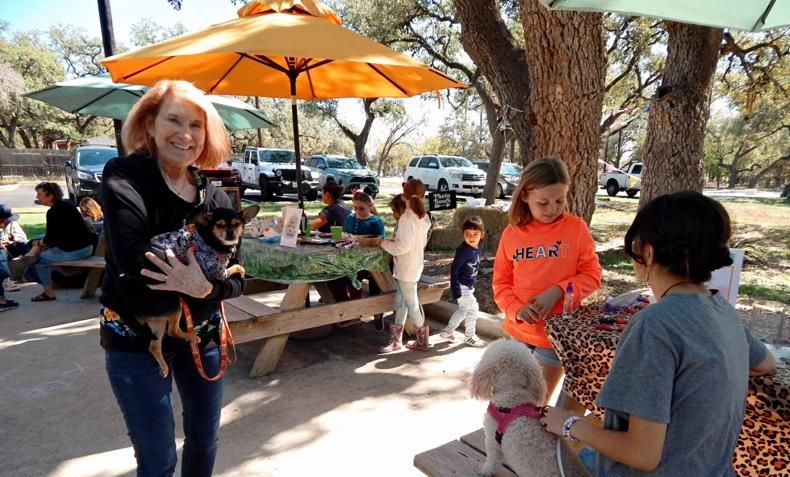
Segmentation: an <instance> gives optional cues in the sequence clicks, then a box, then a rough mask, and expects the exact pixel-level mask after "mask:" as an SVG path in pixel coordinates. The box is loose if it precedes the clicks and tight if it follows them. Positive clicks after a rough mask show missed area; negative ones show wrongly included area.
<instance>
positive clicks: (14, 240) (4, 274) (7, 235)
mask: <svg viewBox="0 0 790 477" xmlns="http://www.w3.org/2000/svg"><path fill="white" fill-rule="evenodd" d="M18 219H19V216H18V215H16V214H15V213H14V212H13V211H12V210H11V208H10V207H8V206H7V205H5V204H0V311H8V310H13V309H14V308H17V307H18V306H19V303H17V302H15V301H14V300H6V298H5V292H9V291H17V290H19V286H18V285H14V284H13V283H11V278H10V277H11V271H10V270H9V269H8V259H9V258H10V255H9V254H10V253H11V250H13V249H15V247H16V246H17V245H18V244H20V243H22V244H24V242H26V241H27V235H25V231H24V230H22V227H20V226H19V224H18V223H17V220H18Z"/></svg>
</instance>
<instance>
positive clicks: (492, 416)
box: [469, 339, 590, 477]
mask: <svg viewBox="0 0 790 477" xmlns="http://www.w3.org/2000/svg"><path fill="white" fill-rule="evenodd" d="M469 392H470V393H471V395H472V397H474V398H476V399H480V400H489V401H490V402H489V406H488V410H487V411H486V414H485V418H484V420H483V429H484V430H485V435H486V439H485V443H486V462H485V464H484V465H483V467H482V468H481V469H480V470H479V471H478V474H479V475H481V476H483V477H490V476H492V475H494V472H496V470H497V469H498V468H499V466H500V465H501V464H502V463H503V462H504V463H506V464H507V465H508V466H510V468H511V469H513V471H514V472H515V473H516V474H517V475H518V476H519V477H555V476H557V477H562V475H563V474H562V473H561V471H560V468H559V465H558V459H557V439H559V438H558V437H557V436H555V435H553V434H550V433H548V432H546V431H544V430H543V428H542V427H541V425H540V421H539V419H540V416H541V415H540V412H541V407H540V406H541V405H542V404H541V403H542V402H543V399H544V396H545V394H546V382H545V381H544V379H543V374H542V373H541V370H540V367H539V366H538V363H537V362H536V361H535V358H534V357H533V356H532V352H531V351H530V350H529V348H527V347H526V345H524V343H521V342H519V341H516V340H511V339H500V340H497V341H495V342H493V343H491V344H489V345H488V347H487V348H486V351H485V353H483V357H482V358H481V359H480V363H478V365H477V366H476V367H475V370H474V373H473V374H472V378H471V380H470V383H469ZM499 431H502V432H499ZM561 449H562V450H561V461H562V467H563V469H564V475H565V477H582V476H585V477H586V476H589V475H590V474H589V473H588V472H587V471H586V469H585V468H584V467H583V465H582V464H581V462H580V461H579V459H578V458H577V457H576V455H575V454H574V453H573V451H572V450H571V449H569V448H568V447H567V446H565V445H561Z"/></svg>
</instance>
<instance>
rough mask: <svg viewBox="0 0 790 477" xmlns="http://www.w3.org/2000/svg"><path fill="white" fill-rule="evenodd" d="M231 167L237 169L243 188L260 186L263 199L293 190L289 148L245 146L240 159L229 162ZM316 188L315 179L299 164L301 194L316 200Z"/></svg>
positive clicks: (293, 174) (293, 175) (292, 161)
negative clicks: (300, 168)
mask: <svg viewBox="0 0 790 477" xmlns="http://www.w3.org/2000/svg"><path fill="white" fill-rule="evenodd" d="M230 166H231V167H232V168H233V169H236V170H238V171H239V174H240V175H241V184H242V189H245V188H246V189H260V191H261V199H262V200H269V199H271V198H272V197H273V196H277V195H282V194H295V193H296V161H295V154H294V152H293V151H292V150H289V149H271V148H263V147H248V148H247V149H246V150H245V151H244V158H243V159H242V161H241V162H236V161H234V162H231V164H230ZM318 191H319V186H318V181H316V180H314V179H313V174H312V173H311V171H310V169H309V168H307V167H305V166H302V196H303V197H304V198H305V199H307V200H316V198H317V197H318ZM243 195H244V193H243V191H242V196H243Z"/></svg>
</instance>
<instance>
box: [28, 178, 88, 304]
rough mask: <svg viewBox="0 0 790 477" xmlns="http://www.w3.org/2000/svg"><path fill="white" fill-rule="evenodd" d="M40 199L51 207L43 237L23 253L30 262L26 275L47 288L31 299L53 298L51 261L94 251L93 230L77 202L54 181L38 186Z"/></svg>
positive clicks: (37, 197)
mask: <svg viewBox="0 0 790 477" xmlns="http://www.w3.org/2000/svg"><path fill="white" fill-rule="evenodd" d="M36 201H37V203H39V204H41V205H44V206H47V207H49V210H48V211H47V228H46V233H45V234H44V237H43V238H41V239H36V240H33V241H32V248H31V250H30V252H28V253H27V254H26V255H25V256H23V257H20V258H19V260H21V261H23V262H24V264H25V265H26V266H27V268H26V269H25V277H26V278H29V279H30V280H32V281H35V282H37V283H40V284H41V285H42V286H43V287H44V291H43V292H42V293H41V294H39V295H36V296H34V297H33V298H31V300H32V301H52V300H54V299H55V298H56V297H55V289H54V288H53V286H52V264H53V263H55V262H63V261H67V260H82V259H83V258H88V257H90V256H91V253H93V242H94V239H93V236H92V235H93V234H92V233H91V232H90V231H89V230H88V228H87V227H86V226H85V222H83V220H82V215H81V214H80V212H79V210H77V206H76V205H74V203H73V202H72V201H70V200H68V199H63V191H62V190H61V189H60V186H59V185H58V184H56V183H54V182H42V183H40V184H38V185H37V186H36Z"/></svg>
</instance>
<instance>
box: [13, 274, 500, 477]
mask: <svg viewBox="0 0 790 477" xmlns="http://www.w3.org/2000/svg"><path fill="white" fill-rule="evenodd" d="M38 291H40V288H39V287H38V286H37V285H35V284H25V285H23V288H22V290H21V291H19V292H13V293H9V294H8V295H7V296H8V297H9V298H11V299H14V300H17V301H19V302H20V303H21V304H22V306H21V307H20V308H18V309H17V310H14V311H9V312H4V313H0V369H2V371H0V381H1V382H2V383H3V384H4V385H3V386H2V389H0V436H3V437H2V439H3V445H0V462H3V472H2V473H3V475H5V476H9V477H31V476H47V477H67V476H68V477H77V476H79V477H116V476H132V475H134V466H135V464H134V456H133V451H132V448H131V445H130V443H129V440H128V437H127V436H126V429H125V427H124V424H123V420H122V417H121V415H120V411H119V410H118V408H117V406H116V404H115V401H114V399H113V397H112V393H111V391H110V387H109V385H108V382H107V379H106V376H105V374H104V359H103V352H102V349H101V348H100V347H99V343H98V330H97V328H98V326H97V322H96V318H95V316H96V312H97V309H98V303H97V301H96V300H95V299H92V300H80V299H79V292H80V291H79V290H58V300H57V301H54V302H47V303H31V302H30V297H31V296H33V295H34V293H37V292H38ZM439 326H440V325H438V324H434V325H433V326H432V328H433V329H434V330H438V329H439ZM385 340H386V337H385V335H384V334H383V333H377V332H375V331H374V329H373V326H372V324H360V325H356V326H349V327H346V328H339V329H335V331H334V333H333V335H332V336H330V337H329V338H326V339H323V340H318V341H295V340H291V341H289V343H288V345H287V347H286V351H285V353H284V355H283V358H282V360H281V361H280V367H279V369H278V372H277V373H275V374H273V375H271V376H268V377H264V378H260V379H255V380H252V379H249V378H247V372H248V370H249V369H250V366H251V365H252V361H253V358H254V356H255V353H256V351H257V347H256V345H255V344H254V343H250V344H245V345H242V346H240V347H239V350H238V351H239V362H238V363H237V364H236V365H235V366H233V367H232V368H231V370H230V372H229V374H228V376H227V377H226V381H225V399H224V401H225V407H224V408H223V413H222V428H221V436H220V450H219V455H218V459H217V464H216V467H215V473H214V475H215V476H219V477H231V476H233V477H236V476H239V477H240V476H278V477H280V476H282V477H302V476H308V475H316V474H317V473H319V472H320V475H322V476H326V477H335V476H336V477H356V476H359V477H362V476H364V477H369V476H370V475H376V476H382V477H384V476H392V477H396V476H397V477H408V476H419V475H422V474H421V473H420V472H419V471H417V470H416V469H415V468H414V467H413V465H412V460H413V458H414V455H415V454H417V453H419V452H422V451H424V450H426V449H430V448H433V447H436V446H438V445H441V444H444V443H445V442H447V441H449V440H452V439H455V438H457V437H458V436H460V435H463V434H466V433H468V432H472V431H474V430H476V429H478V428H480V427H481V425H482V418H483V413H484V410H485V403H483V402H477V401H473V400H471V399H470V398H469V397H468V392H467V389H466V380H467V379H468V377H469V375H470V373H471V369H472V367H473V366H474V365H475V364H476V362H477V360H478V359H479V357H480V356H481V354H482V350H480V349H473V348H469V347H466V346H463V345H460V344H453V345H450V344H448V343H445V342H439V343H437V344H436V346H434V349H433V350H432V351H431V352H428V353H417V352H402V353H398V354H395V355H392V356H387V357H379V356H377V355H376V352H375V350H376V348H377V347H378V346H380V345H381V344H383V343H384V342H385ZM432 341H434V342H436V341H439V340H438V338H434V339H433V340H432ZM174 396H176V404H175V406H176V408H177V410H176V413H175V414H176V420H177V423H176V426H177V428H179V429H180V427H181V422H180V403H179V402H178V400H177V393H174ZM179 434H180V433H179ZM181 444H182V441H179V451H180V446H181ZM179 457H180V455H179ZM179 472H180V470H178V471H177V473H176V475H180V474H179ZM473 472H474V470H473V469H470V474H469V475H473Z"/></svg>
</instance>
